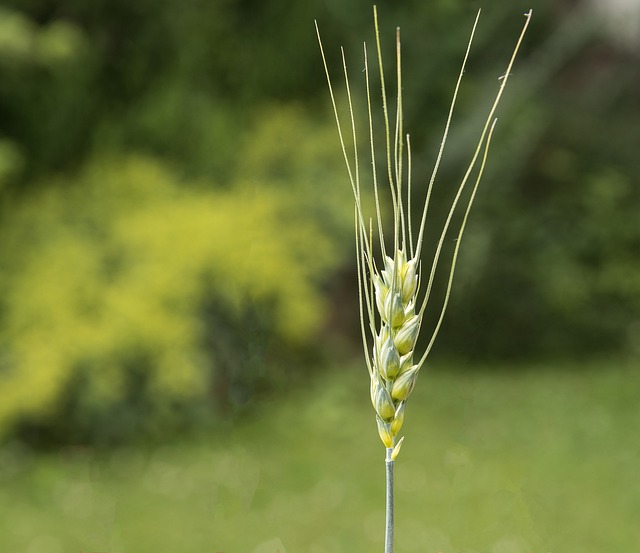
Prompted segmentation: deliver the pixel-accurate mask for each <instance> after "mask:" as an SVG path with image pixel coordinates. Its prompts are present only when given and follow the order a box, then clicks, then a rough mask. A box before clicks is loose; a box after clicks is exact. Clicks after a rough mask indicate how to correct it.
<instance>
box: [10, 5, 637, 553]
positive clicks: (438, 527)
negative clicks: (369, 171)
mask: <svg viewBox="0 0 640 553" xmlns="http://www.w3.org/2000/svg"><path fill="white" fill-rule="evenodd" d="M480 7H482V8H483V14H482V17H481V20H480V25H479V29H478V32H477V35H476V39H475V43H474V48H473V51H472V55H471V58H470V61H469V65H468V68H467V72H466V75H465V79H464V81H463V90H462V92H461V96H460V102H459V107H458V110H457V112H456V116H455V118H454V123H453V129H452V133H451V136H450V139H449V143H448V149H447V150H446V153H445V156H444V158H443V164H442V169H441V172H440V176H439V179H438V181H437V183H436V186H437V188H436V192H435V194H434V200H433V202H434V207H433V214H434V221H435V222H434V223H433V226H432V227H431V230H432V232H431V233H429V237H428V239H427V240H428V241H429V240H430V241H431V242H429V243H430V244H433V240H435V239H436V238H437V235H438V231H437V225H438V220H439V219H440V220H441V219H442V217H443V216H444V214H445V213H446V209H447V208H448V204H449V202H450V201H451V199H452V197H453V193H454V191H455V187H456V184H457V182H459V180H460V178H461V176H462V175H463V173H464V168H465V167H466V164H467V163H468V160H469V158H470V155H471V153H472V148H473V147H474V143H475V140H477V136H478V135H479V131H480V130H481V127H482V123H483V118H484V117H485V116H486V113H487V112H488V109H489V107H490V105H491V101H492V96H493V95H494V94H495V91H496V90H497V87H498V85H499V80H498V78H499V77H500V76H501V75H502V73H503V71H504V68H505V67H506V62H507V61H508V57H509V55H510V53H511V48H512V45H513V44H514V42H515V40H516V38H517V36H518V33H519V30H520V27H521V25H522V24H523V23H524V18H523V17H522V14H523V13H524V12H525V11H528V9H529V8H533V10H534V14H533V21H532V25H531V27H530V30H529V32H528V34H527V37H526V39H525V42H524V45H523V49H522V51H521V54H520V57H519V59H518V60H517V63H516V66H515V70H514V73H513V76H512V80H511V81H510V84H509V87H508V89H507V91H506V94H505V98H504V101H503V103H502V105H501V107H500V109H499V113H498V116H499V122H498V127H497V130H496V134H495V138H494V142H493V145H492V151H491V154H490V159H489V163H488V166H487V169H486V171H485V176H484V180H483V184H482V186H481V189H480V192H479V196H478V198H477V200H476V204H475V207H474V212H473V213H472V218H471V221H470V224H469V227H468V230H467V234H466V236H465V241H464V244H463V246H462V249H461V255H460V260H459V265H458V271H457V274H456V282H455V285H454V292H453V296H452V300H451V304H450V307H449V311H448V313H447V317H446V320H445V325H444V326H443V329H442V331H441V333H440V335H439V338H438V343H437V346H436V348H435V350H434V352H433V356H432V361H431V362H430V364H429V366H428V367H427V370H426V371H425V374H424V375H423V376H422V377H421V379H420V384H419V385H418V387H417V390H416V392H414V395H415V399H413V400H412V401H411V402H410V403H409V414H408V416H407V422H406V423H405V426H406V435H407V441H406V445H405V446H404V447H403V453H402V455H401V456H400V458H399V463H398V469H397V470H398V474H397V481H398V483H397V486H398V494H397V511H398V512H397V518H398V521H397V524H398V527H397V536H398V537H397V539H398V544H397V546H398V551H407V552H409V551H421V552H424V551H432V552H434V553H435V552H437V551H441V552H442V553H454V552H455V553H462V552H464V553H474V552H478V553H480V552H482V553H485V552H490V553H539V552H545V553H549V552H558V553H560V552H562V553H564V552H568V551H581V552H585V553H590V552H594V553H595V552H596V551H597V552H601V551H607V552H608V553H616V552H620V553H623V552H624V553H628V552H629V551H634V550H636V549H638V547H640V537H639V536H638V533H637V530H636V528H635V519H636V517H637V512H638V510H639V509H640V483H639V482H638V479H637V466H640V438H639V436H640V405H639V403H638V401H637V398H638V394H639V392H640V379H639V377H640V372H639V369H640V224H639V223H638V221H639V214H640V178H639V176H638V175H640V155H638V148H639V145H640V94H639V91H640V59H639V52H640V6H639V5H638V4H637V2H633V1H626V2H625V1H624V0H616V1H615V2H606V3H605V2H599V1H598V0H583V1H581V2H580V1H562V2H559V1H553V0H532V1H531V2H528V3H525V2H520V1H519V0H517V1H508V2H507V1H494V2H486V3H482V2H476V1H462V0H438V1H433V2H418V1H415V0H414V1H409V0H406V1H394V2H390V1H389V2H379V3H378V10H379V16H380V21H381V31H382V40H383V48H384V49H385V55H386V59H387V60H388V61H389V62H390V61H391V59H392V56H393V39H394V32H395V27H396V26H400V27H401V28H402V33H403V76H404V78H403V81H404V82H403V84H404V109H405V128H406V130H407V131H408V132H410V133H411V139H412V149H413V169H414V173H413V183H414V189H415V198H414V204H419V203H420V201H421V200H422V198H423V194H424V185H423V186H422V187H421V186H420V183H426V182H427V181H428V177H429V174H430V170H431V167H432V165H433V163H434V161H435V157H436V152H437V148H438V145H439V142H440V139H441V133H442V129H443V126H444V122H445V118H446V112H447V108H448V103H449V101H450V96H451V94H452V91H453V86H454V84H455V79H456V76H457V71H458V68H459V65H460V62H461V59H462V55H463V53H464V48H465V44H466V40H467V36H468V34H469V31H470V28H471V25H472V22H473V19H474V17H475V13H476V11H477V9H478V8H480ZM314 19H317V20H318V23H319V25H320V29H321V32H322V36H323V41H324V44H325V48H326V49H327V52H328V55H329V65H330V70H331V72H332V74H333V77H334V79H335V81H336V82H339V77H340V71H341V66H340V54H339V46H340V45H343V46H344V47H345V53H346V55H347V59H348V62H349V68H350V71H351V75H352V79H353V86H354V88H355V89H356V90H355V103H356V109H357V111H359V113H362V111H363V105H364V104H363V102H364V96H363V93H364V89H363V87H362V84H363V83H362V80H363V74H362V68H363V62H362V55H361V49H362V41H363V40H366V41H367V42H368V44H369V45H370V46H371V45H372V44H373V43H372V39H373V33H372V29H373V22H372V10H371V4H370V3H369V2H365V1H363V0H349V1H344V2H343V1H338V0H311V1H310V2H298V3H292V2H285V1H284V0H263V1H261V2H254V1H250V0H243V1H240V0H208V1H207V0H155V1H153V2H151V1H149V0H138V1H135V2H131V1H128V2H125V1H124V0H1V1H0V481H1V482H2V487H0V549H1V550H3V551H4V550H6V551H26V552H28V553H36V552H49V553H62V552H66V551H113V552H114V553H117V552H120V553H124V552H132V553H133V552H135V553H138V552H149V553H151V552H153V553H157V552H159V551H171V552H176V551H180V552H186V551H194V552H195V551H198V552H204V551H224V552H225V553H229V552H231V551H248V552H250V553H251V552H253V553H276V551H280V553H284V551H285V550H286V551H289V552H292V551H309V552H311V553H334V552H347V551H348V552H359V551H370V550H371V549H372V548H376V547H378V548H381V547H382V523H383V512H382V509H383V463H382V458H383V449H382V446H381V444H380V443H379V440H378V438H377V436H376V431H375V422H374V417H373V410H372V409H371V407H370V405H369V404H368V381H367V376H366V371H365V368H364V363H363V362H362V361H361V360H360V359H361V345H360V343H359V329H358V318H357V296H356V276H355V275H356V273H355V262H354V257H353V251H354V247H353V232H352V216H353V211H352V196H351V190H350V187H349V184H348V180H347V175H346V171H345V169H344V167H343V161H342V157H341V153H340V150H339V144H338V140H337V134H336V131H335V127H334V123H333V115H332V113H331V110H330V101H329V97H328V92H327V89H326V82H325V77H324V73H323V69H322V62H321V58H320V54H319V50H318V45H317V41H316V37H315V31H314V27H313V20H314ZM387 70H388V71H389V75H388V76H387V78H388V79H389V82H392V79H393V68H392V67H391V65H390V64H389V65H388V66H387ZM339 100H344V97H343V94H340V95H339ZM341 106H344V103H343V102H341ZM362 128H363V130H364V129H365V128H364V127H362ZM363 142H364V141H363ZM365 153H366V152H365ZM363 167H366V161H365V162H364V163H363ZM421 193H422V194H421ZM428 230H430V229H428ZM452 242H453V239H451V240H450V241H448V246H449V248H450V247H451V245H452ZM427 251H432V250H430V249H427ZM450 253H451V251H450V250H447V251H446V252H445V255H446V254H449V255H450ZM426 261H427V262H428V256H427V259H426ZM443 272H444V271H443ZM441 292H442V291H441ZM441 300H442V296H441V295H440V296H439V297H436V298H435V300H434V305H435V307H434V308H433V313H432V317H433V316H435V315H437V312H438V303H437V302H438V301H441ZM429 321H432V319H429V315H427V322H429Z"/></svg>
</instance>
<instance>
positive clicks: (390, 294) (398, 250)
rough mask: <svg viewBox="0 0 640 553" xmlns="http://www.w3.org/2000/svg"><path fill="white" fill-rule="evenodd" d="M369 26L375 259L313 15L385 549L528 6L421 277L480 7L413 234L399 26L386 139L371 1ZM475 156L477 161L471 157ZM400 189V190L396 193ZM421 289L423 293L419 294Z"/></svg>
mask: <svg viewBox="0 0 640 553" xmlns="http://www.w3.org/2000/svg"><path fill="white" fill-rule="evenodd" d="M373 15H374V28H375V39H376V50H377V60H378V70H379V74H380V91H381V99H382V112H383V120H384V128H385V145H386V168H387V171H386V172H387V175H386V178H387V180H388V186H389V196H390V198H391V205H392V209H393V246H392V248H393V249H392V252H391V255H389V254H388V253H387V251H386V241H385V233H384V229H383V225H382V214H381V207H380V190H379V184H378V175H377V171H376V156H375V143H374V130H373V110H372V102H371V86H370V74H369V61H368V55H367V46H366V43H365V44H364V46H363V53H364V71H365V84H366V97H367V110H368V138H369V145H370V154H371V166H372V178H371V181H372V186H373V196H374V200H375V226H376V227H377V235H378V244H377V246H379V249H380V253H381V260H380V261H376V259H375V256H374V251H373V241H374V240H373V226H374V223H373V220H372V219H373V218H369V219H366V218H365V216H364V214H363V208H362V193H361V189H360V169H359V156H358V142H357V137H358V132H357V131H356V122H355V115H354V110H353V103H352V95H351V87H350V84H349V74H348V71H347V63H346V59H345V55H344V49H342V48H341V53H342V67H343V73H344V82H345V89H346V95H347V102H348V107H349V119H350V125H351V134H352V139H353V154H352V155H350V154H349V152H348V150H347V147H346V142H345V138H344V136H343V134H342V125H341V121H340V116H339V113H338V108H337V104H336V99H335V94H334V90H333V86H332V83H331V77H330V75H329V69H328V66H327V60H326V56H325V52H324V48H323V45H322V40H321V38H320V32H319V29H318V24H317V22H316V34H317V37H318V43H319V45H320V52H321V54H322V61H323V64H324V69H325V74H326V77H327V83H328V85H329V93H330V96H331V103H332V106H333V112H334V116H335V120H336V125H337V128H338V136H339V139H340V144H341V147H342V153H343V156H344V161H345V164H346V167H347V173H348V176H349V181H350V183H351V187H352V189H353V195H354V200H355V205H354V209H355V244H356V260H357V269H358V298H359V309H360V326H361V332H362V343H363V347H364V356H365V361H366V364H367V368H368V370H369V377H370V394H371V403H372V404H373V407H374V410H375V418H376V423H377V427H378V434H379V436H380V439H381V440H382V443H383V444H384V446H385V449H386V455H385V463H386V482H387V494H386V535H385V553H392V551H393V526H394V524H393V465H394V461H395V459H396V457H397V456H398V453H399V452H400V448H401V446H402V443H403V440H404V437H401V438H399V437H398V436H399V432H400V429H401V428H402V423H403V421H404V416H405V407H406V402H407V399H408V397H409V396H410V394H411V392H412V391H413V388H414V386H415V384H416V380H417V378H418V375H419V373H420V370H421V368H422V367H423V366H424V364H425V361H426V359H427V356H428V355H429V353H430V351H431V348H432V347H433V344H434V342H435V339H436V336H437V335H438V332H439V330H440V327H441V325H442V321H443V319H444V315H445V312H446V309H447V305H448V303H449V297H450V294H451V287H452V284H453V277H454V273H455V268H456V262H457V259H458V252H459V249H460V244H461V241H462V236H463V233H464V230H465V227H466V223H467V219H468V216H469V212H470V211H471V207H472V205H473V201H474V199H475V196H476V192H477V189H478V185H479V184H480V180H481V178H482V174H483V172H484V168H485V163H486V160H487V155H488V152H489V146H490V144H491V138H492V136H493V130H494V128H495V124H496V121H497V119H495V118H494V115H495V111H496V109H497V107H498V104H499V102H500V98H501V97H502V94H503V92H504V89H505V87H506V84H507V81H508V79H509V76H510V75H511V69H512V66H513V63H514V61H515V58H516V55H517V52H518V50H519V48H520V45H521V43H522V40H523V38H524V35H525V33H526V30H527V27H528V25H529V22H530V20H531V15H532V12H531V11H529V12H528V13H526V14H525V17H526V20H525V23H524V26H523V28H522V31H521V33H520V36H519V38H518V40H517V42H516V45H515V47H514V50H513V53H512V55H511V58H510V60H509V63H508V66H507V69H506V71H505V73H504V75H503V76H502V77H500V86H499V88H498V92H497V93H496V96H495V99H494V102H493V105H492V107H491V109H490V111H489V114H488V116H487V119H486V122H485V125H484V127H483V129H482V132H481V134H480V138H479V139H478V143H477V146H476V149H475V151H474V153H473V155H472V157H471V160H470V162H469V165H468V167H467V169H466V171H465V173H464V176H463V178H462V180H461V182H460V184H459V185H458V189H457V192H456V194H455V197H454V199H453V202H452V205H451V207H450V209H449V212H448V215H447V217H446V220H445V223H444V225H443V228H442V231H441V233H440V238H439V240H438V243H437V246H436V250H435V253H434V257H433V262H432V265H431V268H430V270H429V273H428V278H424V279H423V278H422V275H421V270H420V269H421V266H420V255H421V253H422V243H423V239H424V230H425V224H426V220H427V211H428V208H429V201H430V199H431V192H432V190H433V185H434V182H435V179H436V175H437V173H438V168H439V166H440V161H441V159H442V154H443V152H444V147H445V144H446V141H447V137H448V134H449V127H450V124H451V120H452V118H453V112H454V108H455V105H456V100H457V97H458V90H459V88H460V83H461V81H462V75H463V74H464V70H465V67H466V63H467V59H468V56H469V52H470V49H471V43H472V42H473V36H474V34H475V31H476V27H477V24H478V20H479V18H480V11H478V15H477V16H476V19H475V21H474V24H473V27H472V30H471V34H470V37H469V41H468V43H467V48H466V51H465V55H464V58H463V61H462V65H461V68H460V72H459V74H458V79H457V82H456V85H455V88H454V92H453V98H452V101H451V104H450V108H449V112H448V115H447V120H446V124H445V128H444V133H443V136H442V141H441V144H440V148H439V150H438V155H437V158H436V162H435V165H434V168H433V171H432V174H431V178H430V179H429V183H428V185H427V191H426V199H425V202H424V205H423V209H422V216H421V219H420V223H419V226H418V232H417V236H416V238H415V240H414V232H413V230H414V229H413V224H412V220H411V203H410V202H411V141H410V137H409V135H408V134H407V135H406V136H405V137H404V140H403V114H402V70H401V65H402V64H401V48H400V29H399V28H398V29H397V30H396V69H397V73H396V83H397V92H396V115H395V127H394V132H393V141H392V136H391V125H390V120H389V109H388V102H387V92H386V86H385V80H384V71H383V61H382V48H381V46H380V32H379V26H378V14H377V10H376V7H375V6H374V8H373ZM405 146H406V155H407V169H408V170H407V176H406V178H405V177H404V176H403V168H404V161H403V155H404V149H405ZM478 164H479V165H478ZM476 167H477V174H476V176H475V181H474V184H473V188H472V190H471V194H470V196H469V199H468V201H467V206H466V209H465V211H464V215H463V217H462V222H461V224H460V227H459V229H458V233H457V237H456V241H455V247H454V251H453V256H452V261H451V265H450V267H449V276H448V280H447V285H446V290H445V295H444V300H443V303H442V306H441V307H440V315H439V317H438V320H437V322H436V324H435V327H434V329H433V330H432V332H431V337H430V339H429V342H428V344H427V346H426V348H425V351H424V352H423V353H422V354H421V355H418V354H416V352H415V346H416V341H417V338H418V335H419V333H420V330H421V325H422V319H423V315H424V312H425V309H426V308H427V304H428V302H429V299H430V297H431V291H432V286H433V282H434V278H435V275H436V271H437V268H438V264H439V260H440V254H441V251H442V247H443V244H444V241H445V238H446V237H447V235H448V232H449V228H450V225H451V221H452V218H453V215H454V213H455V211H456V208H457V206H458V203H459V201H460V198H461V196H462V193H463V191H464V189H465V187H466V186H467V183H468V182H469V180H470V179H471V175H472V173H473V171H474V169H476ZM403 193H404V195H405V197H406V199H405V197H403ZM425 280H426V286H425V287H424V291H422V292H421V288H422V286H421V285H422V283H423V282H424V281H425ZM421 294H422V296H421Z"/></svg>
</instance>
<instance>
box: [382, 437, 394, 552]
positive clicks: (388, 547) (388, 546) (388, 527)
mask: <svg viewBox="0 0 640 553" xmlns="http://www.w3.org/2000/svg"><path fill="white" fill-rule="evenodd" d="M392 453H393V448H392V447H388V448H387V458H386V469H387V470H386V475H387V502H386V503H387V509H386V513H387V515H386V519H385V537H384V553H393V463H394V461H393V459H392V457H391V454H392Z"/></svg>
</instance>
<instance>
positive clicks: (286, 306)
mask: <svg viewBox="0 0 640 553" xmlns="http://www.w3.org/2000/svg"><path fill="white" fill-rule="evenodd" d="M347 211H348V212H349V213H350V209H347ZM0 243H1V246H0V247H1V248H2V251H3V252H4V253H5V255H4V256H3V258H2V271H1V273H0V274H1V275H2V278H1V279H0V289H1V290H2V298H3V301H2V329H3V333H2V342H1V351H2V367H1V369H2V370H1V373H0V395H2V397H3V401H2V404H1V407H0V426H2V428H6V426H7V424H8V423H10V422H12V421H15V420H16V418H18V417H26V418H27V419H31V420H33V421H34V422H35V424H36V426H39V425H40V424H44V425H45V426H46V425H47V424H48V423H47V422H43V421H48V417H53V418H54V419H55V417H56V416H61V415H65V417H63V418H62V420H57V419H56V420H55V423H56V424H60V425H62V426H63V427H67V426H70V427H71V428H68V427H67V428H65V431H66V432H67V433H68V434H70V435H71V436H73V435H74V432H79V433H80V435H78V436H76V438H78V439H89V438H90V439H92V440H97V441H100V440H102V439H105V438H106V439H110V438H113V436H110V435H109V432H115V433H117V434H122V433H125V434H126V433H130V432H135V429H136V428H139V427H142V428H143V429H144V430H146V431H153V425H157V424H161V425H162V423H164V424H167V423H171V422H173V421H172V418H177V419H178V420H180V410H182V411H184V410H185V409H188V406H189V405H192V406H193V405H194V404H197V402H198V401H201V400H202V399H203V396H206V394H208V393H212V392H214V393H215V394H216V395H217V397H218V400H219V402H220V403H221V405H220V407H223V408H228V407H233V402H234V401H235V402H242V401H243V400H244V401H246V400H247V399H248V398H249V397H250V395H251V392H252V391H253V389H254V388H255V387H256V386H257V385H258V384H259V382H260V380H261V379H266V378H269V376H268V368H267V367H265V363H266V360H265V357H271V358H273V360H274V361H275V360H277V359H278V358H280V359H282V358H284V354H281V352H280V351H279V349H280V348H281V347H286V346H287V344H289V346H288V347H289V348H291V347H295V346H296V345H297V344H301V343H308V342H309V341H310V339H311V337H312V336H313V334H314V332H316V331H317V330H318V328H319V325H320V324H321V322H322V320H323V314H324V304H323V302H322V298H321V295H320V294H319V289H318V285H319V284H320V283H321V282H322V281H323V280H324V278H325V276H324V275H325V274H326V271H327V270H328V269H330V268H331V267H332V266H333V265H334V264H335V246H334V243H333V242H332V241H331V240H330V239H329V238H328V237H327V236H326V235H325V234H324V233H323V232H321V229H320V228H319V227H318V225H317V224H316V222H315V221H314V220H313V218H311V217H308V216H307V214H306V213H303V212H302V211H301V210H300V209H299V208H298V206H296V205H295V201H292V200H291V199H290V198H289V197H288V194H287V193H286V192H283V191H282V190H278V189H275V188H267V187H256V186H251V185H248V184H243V183H239V184H238V185H237V186H234V187H233V188H232V189H231V190H229V191H222V192H213V191H211V190H209V189H207V188H206V187H205V186H204V185H199V186H198V185H192V186H191V187H185V186H183V184H182V183H181V182H180V181H179V179H177V178H176V177H175V176H174V175H173V174H172V173H171V172H170V171H168V170H167V169H166V168H165V167H163V166H162V165H159V164H158V163H156V162H152V161H149V160H144V159H142V158H120V159H113V160H109V161H106V160H101V161H98V162H95V163H92V164H91V165H90V166H89V167H88V168H87V169H86V170H85V171H83V172H82V173H81V174H79V175H78V177H77V178H76V179H74V181H73V182H57V183H53V184H50V185H48V186H46V187H44V188H43V189H42V190H41V191H40V192H39V193H37V194H34V195H32V196H30V198H29V201H27V202H25V203H24V204H23V205H21V206H19V207H16V208H15V209H14V210H13V211H12V212H11V213H10V214H9V216H8V217H7V219H6V220H5V222H4V225H3V228H2V233H0ZM25 244H29V247H28V248H25ZM212 313H213V314H212ZM231 346H232V347H231ZM256 347H262V348H263V349H264V350H265V351H263V352H262V353H263V355H262V356H261V358H258V359H257V360H256V362H255V363H250V362H248V360H247V355H248V353H247V351H248V350H251V349H252V348H256ZM214 384H215V385H216V390H215V391H214V390H213V385H214ZM60 405H62V410H63V412H62V413H60V409H61V407H60ZM71 407H72V409H70V408H71ZM172 410H177V412H175V413H174V412H172ZM69 411H70V412H69ZM69 416H72V417H73V418H72V419H67V418H66V417H69ZM163 417H164V418H165V419H168V420H164V421H163ZM150 425H151V427H150V428H149V426H150ZM89 433H91V435H89ZM103 434H104V435H103Z"/></svg>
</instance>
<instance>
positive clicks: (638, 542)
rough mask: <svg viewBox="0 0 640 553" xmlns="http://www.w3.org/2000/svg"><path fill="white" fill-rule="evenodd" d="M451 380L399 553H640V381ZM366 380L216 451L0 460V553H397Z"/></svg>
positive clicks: (410, 450)
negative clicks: (391, 545) (388, 532)
mask: <svg viewBox="0 0 640 553" xmlns="http://www.w3.org/2000/svg"><path fill="white" fill-rule="evenodd" d="M573 369H574V370H567V368H566V367H554V366H542V365H541V366H536V367H533V366H532V367H529V368H527V369H526V370H524V371H523V370H519V371H515V370H514V371H512V372H511V371H508V370H506V369H505V368H503V369H502V370H495V369H494V370H485V371H475V372H473V373H470V372H464V371H462V370H454V371H448V370H445V369H444V368H443V367H436V368H435V369H433V370H431V371H430V372H426V373H425V374H422V375H421V377H420V379H419V382H418V385H417V387H416V390H415V391H414V394H413V395H412V397H411V398H410V400H409V404H408V408H407V416H406V419H405V427H404V429H403V430H404V434H405V435H406V440H405V444H404V446H403V449H402V452H401V454H400V456H399V458H398V462H397V463H396V550H397V551H398V553H411V552H421V553H427V552H428V553H437V552H442V553H549V552H551V553H574V552H575V553H631V552H632V551H640V533H639V532H638V529H637V520H638V513H640V477H639V476H640V469H639V467H640V402H639V401H638V398H639V397H640V370H639V369H640V367H638V366H632V365H631V364H628V363H627V364H622V365H621V366H616V365H614V364H613V363H609V364H602V365H599V364H597V363H594V364H592V365H590V366H588V367H581V368H580V369H579V370H578V369H577V368H573ZM368 378H369V377H368V375H367V372H366V369H365V368H364V367H356V366H347V367H344V369H343V370H333V371H331V372H329V373H328V375H322V376H321V377H319V378H317V379H315V380H314V381H313V383H310V385H309V387H308V389H306V390H305V391H301V392H297V393H296V394H294V395H293V396H292V397H288V398H279V399H278V400H273V401H272V402H271V403H270V404H266V405H263V406H262V407H261V408H260V411H259V413H257V416H256V417H254V418H252V419H251V420H249V421H247V422H244V423H242V424H239V425H237V426H236V428H235V429H234V430H233V431H231V432H229V431H227V432H221V433H220V434H219V435H215V433H214V434H213V435H211V437H210V439H208V440H206V441H205V440H199V441H195V440H191V441H187V442H186V443H182V444H175V445H174V444H167V445H166V447H162V448H159V449H155V450H150V451H147V450H145V451H137V450H134V449H129V450H121V451H117V452H113V453H110V454H109V455H104V454H103V455H99V456H98V455H96V454H93V453H91V452H83V451H74V452H65V453H60V454H59V455H50V456H46V457H42V456H32V455H29V454H27V453H25V452H21V450H20V448H18V447H16V446H12V447H5V448H4V449H2V450H1V451H0V551H8V552H9V551H12V552H13V551H16V552H18V551H20V552H26V553H36V552H37V553H67V552H80V551H100V552H114V553H161V552H167V553H169V552H171V553H187V552H188V553H191V552H193V553H196V552H197V553H215V552H224V553H235V552H248V553H253V552H256V553H276V551H277V550H278V549H280V551H281V553H284V551H287V552H288V553H297V552H309V553H334V552H335V553H337V552H343V553H359V552H362V553H364V552H371V551H376V550H381V549H382V545H383V522H384V505H383V503H384V462H383V459H384V448H383V446H382V444H381V443H380V442H379V438H378V436H377V432H376V428H375V422H374V416H373V410H372V407H371V405H370V404H369V403H368V394H369V391H368V387H369V382H368Z"/></svg>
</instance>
